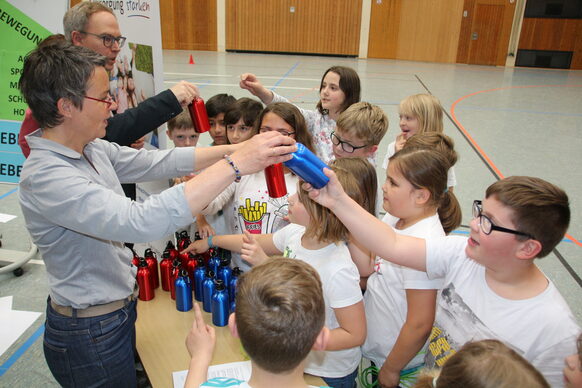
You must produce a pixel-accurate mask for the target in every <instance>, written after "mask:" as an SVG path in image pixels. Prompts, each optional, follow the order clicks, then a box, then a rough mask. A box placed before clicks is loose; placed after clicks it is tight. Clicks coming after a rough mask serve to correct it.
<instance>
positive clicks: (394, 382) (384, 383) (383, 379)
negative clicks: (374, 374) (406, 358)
mask: <svg viewBox="0 0 582 388" xmlns="http://www.w3.org/2000/svg"><path fill="white" fill-rule="evenodd" d="M399 383H400V371H399V370H393V369H391V368H390V367H389V365H388V363H387V362H385V363H384V365H382V368H380V372H378V385H379V386H380V387H381V388H395V387H397V386H398V384H399Z"/></svg>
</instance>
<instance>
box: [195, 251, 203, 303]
mask: <svg viewBox="0 0 582 388" xmlns="http://www.w3.org/2000/svg"><path fill="white" fill-rule="evenodd" d="M205 276H206V268H205V267H204V259H202V258H201V257H199V258H197V259H196V269H195V270H194V298H196V300H197V301H198V302H202V298H203V291H202V283H204V277H205Z"/></svg>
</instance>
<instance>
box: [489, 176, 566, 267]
mask: <svg viewBox="0 0 582 388" xmlns="http://www.w3.org/2000/svg"><path fill="white" fill-rule="evenodd" d="M491 196H492V197H494V198H495V199H497V200H498V201H499V202H501V203H502V204H503V205H504V206H506V207H508V208H509V209H511V211H512V212H513V214H512V217H511V218H512V222H513V223H514V225H515V228H516V229H517V230H519V231H520V232H523V233H526V234H528V235H530V236H532V237H533V238H534V239H535V240H537V241H539V242H540V243H541V245H542V249H541V250H540V253H538V255H537V257H544V256H546V255H548V254H549V253H550V252H551V251H552V249H554V247H555V246H556V245H557V244H558V243H559V242H560V241H561V240H562V238H563V237H564V234H565V233H566V230H567V229H568V225H569V224H570V204H569V201H568V195H567V194H566V193H565V192H564V190H562V189H560V188H559V187H558V186H555V185H553V184H551V183H549V182H546V181H545V180H543V179H541V178H534V177H528V176H512V177H508V178H504V179H501V180H499V181H497V182H495V183H493V184H492V185H491V186H489V187H488V188H487V191H486V192H485V197H486V198H489V197H491ZM515 237H516V238H517V239H518V240H526V239H528V237H526V236H515Z"/></svg>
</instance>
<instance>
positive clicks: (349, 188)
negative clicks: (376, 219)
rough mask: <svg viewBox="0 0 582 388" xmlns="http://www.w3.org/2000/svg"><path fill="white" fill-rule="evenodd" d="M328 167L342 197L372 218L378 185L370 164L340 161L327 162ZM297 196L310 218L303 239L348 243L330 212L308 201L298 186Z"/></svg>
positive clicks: (358, 160) (347, 234) (340, 224)
mask: <svg viewBox="0 0 582 388" xmlns="http://www.w3.org/2000/svg"><path fill="white" fill-rule="evenodd" d="M329 167H330V168H331V169H332V170H333V171H334V172H335V173H336V175H337V178H338V180H339V182H340V183H341V185H342V187H343V188H344V190H345V192H346V194H348V195H349V197H350V198H352V199H353V200H354V201H356V202H357V203H358V204H360V205H361V206H362V207H363V208H364V209H366V210H367V211H368V212H369V213H371V214H375V207H376V193H377V191H378V190H377V185H378V183H377V179H376V170H375V169H374V167H373V166H372V165H371V164H370V162H368V161H367V160H364V159H360V158H341V159H336V160H334V161H333V162H331V163H330V166H329ZM297 195H298V197H299V200H300V201H301V203H302V204H303V206H305V209H306V210H307V213H308V214H309V218H310V222H309V225H308V226H307V227H306V229H305V235H307V236H309V237H314V238H316V239H317V241H320V242H322V241H326V242H332V243H338V242H340V241H347V240H348V236H349V232H348V230H347V228H346V227H345V226H344V224H342V223H341V221H340V220H339V219H338V218H337V216H336V215H335V214H334V213H333V212H332V211H330V210H329V209H328V208H326V207H324V206H322V205H320V204H318V203H317V202H315V201H313V200H312V199H311V198H309V195H308V193H307V191H305V190H304V189H303V188H302V187H301V185H299V190H298V191H297Z"/></svg>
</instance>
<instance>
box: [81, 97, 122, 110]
mask: <svg viewBox="0 0 582 388" xmlns="http://www.w3.org/2000/svg"><path fill="white" fill-rule="evenodd" d="M83 97H84V98H86V99H88V100H93V101H97V102H102V103H104V104H107V108H109V107H111V104H113V103H114V102H115V101H114V100H113V98H112V97H111V95H109V96H107V98H108V99H109V100H102V99H100V98H95V97H89V96H83Z"/></svg>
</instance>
